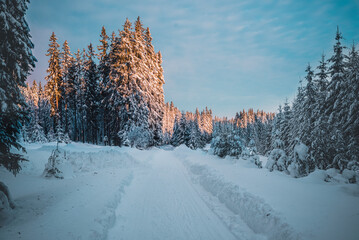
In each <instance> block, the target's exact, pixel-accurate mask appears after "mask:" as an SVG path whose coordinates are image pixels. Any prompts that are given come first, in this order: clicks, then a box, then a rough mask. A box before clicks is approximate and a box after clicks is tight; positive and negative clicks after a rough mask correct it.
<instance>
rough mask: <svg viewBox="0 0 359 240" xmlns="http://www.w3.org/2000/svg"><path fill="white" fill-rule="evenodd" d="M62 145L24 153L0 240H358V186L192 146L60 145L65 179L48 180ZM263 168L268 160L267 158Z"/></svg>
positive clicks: (1, 219)
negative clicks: (46, 170) (46, 169)
mask: <svg viewBox="0 0 359 240" xmlns="http://www.w3.org/2000/svg"><path fill="white" fill-rule="evenodd" d="M55 147H56V143H47V144H29V145H27V152H28V153H27V158H28V159H29V161H28V162H24V163H22V167H23V170H22V171H21V172H20V173H19V174H18V175H17V176H16V177H14V176H13V175H12V174H11V173H9V172H8V171H6V170H5V169H3V168H0V181H2V182H4V183H5V184H6V185H8V186H9V188H10V191H11V193H12V195H13V199H14V201H15V204H16V205H17V207H16V208H15V209H14V210H13V211H11V212H0V239H1V240H2V239H11V240H12V239H21V240H24V239H25V240H27V239H28V240H32V239H38V240H43V239H44V240H49V239H51V240H53V239H54V240H57V239H59V240H63V239H70V240H72V239H76V240H79V239H86V240H87V239H95V240H97V239H101V240H106V239H108V240H120V239H126V240H127V239H129V240H132V239H134V240H137V239H139V240H142V239H146V240H152V239H159V240H161V239H165V240H168V239H169V240H171V239H186V240H197V239H206V240H207V239H221V240H222V239H224V240H227V239H241V240H246V239H250V240H264V239H267V240H289V239H311V240H318V239H319V240H321V239H323V240H324V239H325V240H336V239H347V240H357V239H358V237H357V236H359V229H358V227H357V226H358V224H359V204H358V203H359V185H357V184H345V183H338V182H329V183H328V182H325V181H324V177H325V175H323V174H324V172H323V171H316V172H315V173H313V174H311V175H310V176H308V177H305V178H301V179H295V178H291V177H290V176H288V175H285V174H284V173H281V172H269V171H268V170H267V169H258V168H257V167H256V166H255V165H254V163H251V162H250V161H248V160H243V159H239V160H237V159H232V158H227V159H219V158H218V157H216V156H213V155H210V154H208V153H206V152H204V151H202V150H197V151H192V150H190V149H188V148H186V147H185V146H180V147H178V148H175V149H173V148H171V147H169V146H165V147H163V148H162V149H158V148H153V149H151V150H147V151H140V150H137V149H131V148H118V147H104V146H94V145H90V144H80V143H71V144H67V145H65V144H63V145H61V148H62V149H63V150H64V151H66V152H67V160H66V161H64V162H62V163H61V165H60V166H59V167H61V169H62V171H63V173H64V179H47V178H44V177H42V172H43V170H44V166H45V164H46V163H47V159H48V158H49V156H50V154H51V151H52V150H53V149H54V148H55ZM263 160H265V158H264V157H263Z"/></svg>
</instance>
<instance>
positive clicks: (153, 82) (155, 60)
mask: <svg viewBox="0 0 359 240" xmlns="http://www.w3.org/2000/svg"><path fill="white" fill-rule="evenodd" d="M138 21H139V19H138ZM144 41H145V49H146V59H147V61H146V65H147V67H148V69H149V70H150V72H149V78H148V83H149V86H150V88H149V89H148V96H149V102H148V106H149V108H150V109H151V111H150V115H149V123H150V129H151V131H152V132H153V144H154V145H160V144H162V121H163V115H164V106H165V103H164V94H163V84H164V83H165V81H164V77H163V68H162V55H161V52H158V53H155V51H154V48H153V45H152V37H151V33H150V30H149V28H147V29H146V31H145V35H144Z"/></svg>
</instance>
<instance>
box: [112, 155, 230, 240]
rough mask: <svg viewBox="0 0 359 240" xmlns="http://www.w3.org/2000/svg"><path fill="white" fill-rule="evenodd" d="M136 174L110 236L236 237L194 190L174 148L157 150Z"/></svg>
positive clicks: (119, 208)
mask: <svg viewBox="0 0 359 240" xmlns="http://www.w3.org/2000/svg"><path fill="white" fill-rule="evenodd" d="M151 155H152V156H151V157H149V159H148V160H147V161H146V162H144V164H149V165H150V166H148V167H146V168H141V169H140V170H138V171H137V172H136V173H135V175H134V180H133V182H132V184H131V186H130V187H129V188H128V189H127V190H126V194H125V195H124V197H123V199H122V201H121V204H120V205H119V206H118V208H117V210H116V222H115V224H114V227H113V228H111V229H110V230H109V234H108V239H116V240H119V239H148V240H151V239H166V240H167V239H183V240H190V239H206V240H210V239H213V240H217V239H228V240H230V239H236V237H235V236H234V235H233V234H232V233H231V232H230V231H229V229H228V228H227V226H226V225H225V224H224V223H223V222H222V221H221V220H220V219H219V218H218V216H217V215H216V214H214V213H213V212H212V211H211V209H209V208H208V206H207V205H206V204H205V202H204V201H203V200H202V198H201V197H200V196H199V195H198V193H197V192H196V191H195V190H194V188H193V186H192V182H191V180H190V179H189V175H188V173H187V171H186V169H185V168H184V166H183V165H182V164H181V163H180V162H179V161H178V159H177V158H176V157H174V156H173V152H167V151H163V150H154V152H153V153H152V154H151Z"/></svg>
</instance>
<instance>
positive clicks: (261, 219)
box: [185, 161, 299, 240]
mask: <svg viewBox="0 0 359 240" xmlns="http://www.w3.org/2000/svg"><path fill="white" fill-rule="evenodd" d="M185 163H186V165H187V167H188V169H189V170H190V172H191V173H192V174H194V175H196V176H197V181H198V182H199V184H200V185H201V186H202V187H203V188H204V189H205V190H206V191H208V192H209V193H211V194H212V195H213V196H215V197H217V198H218V199H219V201H220V202H221V203H223V204H225V206H226V207H227V208H228V209H229V210H230V211H232V212H233V213H235V214H238V215H239V216H240V217H241V219H242V220H243V221H244V222H245V223H246V224H247V225H248V227H249V228H251V229H252V230H253V232H254V233H258V234H263V235H265V236H267V237H268V239H273V240H280V239H283V240H284V239H287V240H288V239H299V236H298V235H297V234H296V233H294V231H293V229H292V228H291V227H290V226H289V225H288V224H286V223H285V222H283V221H282V220H281V219H280V218H279V217H278V216H277V214H276V213H275V211H274V210H273V209H272V208H271V207H270V206H269V205H268V204H266V203H265V202H264V201H263V200H262V199H260V198H258V197H256V196H254V195H252V194H250V193H248V192H246V191H245V190H243V189H241V188H239V187H238V186H237V185H235V184H233V183H230V182H226V181H224V180H223V178H221V177H219V176H218V174H215V173H214V172H213V171H212V172H211V171H210V170H209V169H208V168H207V167H206V166H204V165H197V164H193V165H191V164H190V163H189V162H187V161H186V162H185Z"/></svg>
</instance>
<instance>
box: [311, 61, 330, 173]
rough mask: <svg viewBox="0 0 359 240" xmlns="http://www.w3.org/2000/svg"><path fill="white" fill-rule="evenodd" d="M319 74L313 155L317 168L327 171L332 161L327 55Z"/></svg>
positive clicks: (313, 132) (316, 83) (314, 112)
mask: <svg viewBox="0 0 359 240" xmlns="http://www.w3.org/2000/svg"><path fill="white" fill-rule="evenodd" d="M317 69H318V70H319V72H318V73H317V74H316V79H315V85H316V89H317V97H316V102H315V107H314V110H313V114H314V119H315V123H314V128H313V130H312V134H313V140H312V144H311V146H312V148H313V151H312V154H313V158H314V159H315V162H316V166H317V167H318V168H319V169H326V167H327V166H328V165H329V164H330V159H329V156H328V154H327V151H328V149H327V148H328V145H329V142H328V136H330V133H329V132H328V127H327V123H328V117H327V115H326V114H325V110H326V109H325V101H326V97H327V86H328V67H327V61H326V60H325V55H324V54H322V57H321V60H320V62H319V65H318V67H317Z"/></svg>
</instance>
